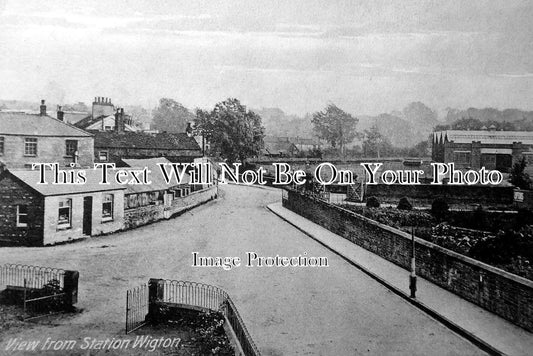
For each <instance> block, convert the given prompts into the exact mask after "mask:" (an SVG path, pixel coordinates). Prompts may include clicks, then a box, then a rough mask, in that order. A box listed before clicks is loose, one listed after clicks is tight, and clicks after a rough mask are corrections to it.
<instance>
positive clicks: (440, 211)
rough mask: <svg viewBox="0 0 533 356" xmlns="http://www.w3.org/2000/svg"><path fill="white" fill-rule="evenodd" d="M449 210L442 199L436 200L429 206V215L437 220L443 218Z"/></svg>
mask: <svg viewBox="0 0 533 356" xmlns="http://www.w3.org/2000/svg"><path fill="white" fill-rule="evenodd" d="M449 209H450V207H449V206H448V203H447V202H446V200H444V198H437V199H435V200H434V201H433V203H432V204H431V214H433V215H434V216H435V217H436V218H438V219H442V218H444V216H445V215H446V213H447V212H448V210H449Z"/></svg>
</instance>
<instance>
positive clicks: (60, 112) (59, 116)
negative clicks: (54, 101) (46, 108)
mask: <svg viewBox="0 0 533 356" xmlns="http://www.w3.org/2000/svg"><path fill="white" fill-rule="evenodd" d="M64 118H65V113H64V112H63V110H61V105H58V106H57V119H58V120H61V121H64Z"/></svg>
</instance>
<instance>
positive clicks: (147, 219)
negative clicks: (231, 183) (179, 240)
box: [124, 186, 217, 229]
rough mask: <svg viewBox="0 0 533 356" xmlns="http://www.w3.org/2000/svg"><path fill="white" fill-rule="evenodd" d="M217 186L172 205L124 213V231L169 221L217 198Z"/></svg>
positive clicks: (178, 199) (161, 205) (192, 194)
mask: <svg viewBox="0 0 533 356" xmlns="http://www.w3.org/2000/svg"><path fill="white" fill-rule="evenodd" d="M216 189H217V188H216V186H212V187H209V188H206V189H202V190H199V191H196V192H193V193H191V194H189V195H187V196H185V197H179V198H174V199H172V202H171V204H170V205H168V206H167V205H164V204H159V205H147V206H142V207H138V208H133V209H128V210H125V211H124V229H131V228H134V227H137V226H142V225H146V224H149V223H152V222H154V221H158V220H162V219H168V218H170V217H172V216H173V215H175V214H178V213H180V212H182V211H184V210H187V209H190V208H193V207H195V206H198V205H200V204H203V203H205V202H207V201H209V200H211V199H214V198H216V194H217V190H216Z"/></svg>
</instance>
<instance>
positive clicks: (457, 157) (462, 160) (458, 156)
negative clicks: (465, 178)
mask: <svg viewBox="0 0 533 356" xmlns="http://www.w3.org/2000/svg"><path fill="white" fill-rule="evenodd" d="M453 156H454V162H455V163H457V164H470V151H455V152H454V153H453Z"/></svg>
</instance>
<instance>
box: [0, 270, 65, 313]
mask: <svg viewBox="0 0 533 356" xmlns="http://www.w3.org/2000/svg"><path fill="white" fill-rule="evenodd" d="M64 287H65V271H64V270H62V269H58V268H51V267H39V266H28V265H17V264H5V265H3V266H1V267H0V288H1V290H5V291H6V294H7V296H8V297H7V298H8V299H9V300H10V302H12V303H17V304H22V305H23V310H24V318H25V319H26V320H28V319H34V318H37V317H41V316H45V315H49V314H50V313H54V312H59V311H61V310H63V309H64V308H65V306H66V304H67V301H66V298H65V297H66V294H65V293H64Z"/></svg>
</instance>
